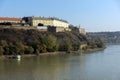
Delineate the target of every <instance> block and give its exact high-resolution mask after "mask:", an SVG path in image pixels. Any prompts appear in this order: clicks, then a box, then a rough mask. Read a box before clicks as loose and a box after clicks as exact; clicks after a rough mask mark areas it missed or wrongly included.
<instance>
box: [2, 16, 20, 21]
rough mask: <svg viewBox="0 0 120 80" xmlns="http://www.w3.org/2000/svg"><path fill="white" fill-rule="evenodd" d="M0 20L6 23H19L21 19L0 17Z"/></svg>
mask: <svg viewBox="0 0 120 80" xmlns="http://www.w3.org/2000/svg"><path fill="white" fill-rule="evenodd" d="M0 20H7V21H21V20H22V19H21V18H9V17H0Z"/></svg>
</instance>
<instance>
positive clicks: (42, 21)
mask: <svg viewBox="0 0 120 80" xmlns="http://www.w3.org/2000/svg"><path fill="white" fill-rule="evenodd" d="M0 25H2V26H17V27H18V26H22V28H24V27H25V28H26V29H27V27H29V28H30V27H31V28H32V29H33V28H37V27H38V26H39V27H40V28H39V29H41V30H42V29H46V30H43V31H51V32H64V31H71V30H72V29H71V28H70V27H69V23H68V22H67V21H65V20H62V19H58V18H54V17H34V16H31V17H23V18H8V17H0ZM29 28H28V29H29ZM76 31H78V32H79V33H81V34H84V35H86V32H85V29H83V28H76Z"/></svg>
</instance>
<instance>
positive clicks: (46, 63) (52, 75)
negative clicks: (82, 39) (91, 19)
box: [0, 45, 120, 80]
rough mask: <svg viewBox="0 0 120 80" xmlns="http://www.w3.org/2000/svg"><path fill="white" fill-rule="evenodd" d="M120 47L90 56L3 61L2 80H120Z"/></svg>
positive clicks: (108, 48) (55, 56)
mask: <svg viewBox="0 0 120 80" xmlns="http://www.w3.org/2000/svg"><path fill="white" fill-rule="evenodd" d="M119 75H120V45H111V46H108V47H107V49H105V50H104V51H99V52H94V53H92V54H86V55H82V56H80V55H69V54H67V55H49V56H47V55H44V56H39V57H31V58H24V59H22V60H21V61H17V60H12V59H11V60H10V59H7V60H1V61H0V80H120V77H119Z"/></svg>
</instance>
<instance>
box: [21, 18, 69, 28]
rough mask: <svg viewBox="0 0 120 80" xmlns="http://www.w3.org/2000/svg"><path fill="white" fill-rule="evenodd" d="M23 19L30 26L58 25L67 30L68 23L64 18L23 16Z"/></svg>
mask: <svg viewBox="0 0 120 80" xmlns="http://www.w3.org/2000/svg"><path fill="white" fill-rule="evenodd" d="M23 20H25V22H26V23H27V24H29V25H30V26H35V27H37V26H41V25H43V26H47V27H59V28H64V29H65V30H68V28H69V23H68V22H67V21H65V20H60V19H57V18H45V17H24V18H23Z"/></svg>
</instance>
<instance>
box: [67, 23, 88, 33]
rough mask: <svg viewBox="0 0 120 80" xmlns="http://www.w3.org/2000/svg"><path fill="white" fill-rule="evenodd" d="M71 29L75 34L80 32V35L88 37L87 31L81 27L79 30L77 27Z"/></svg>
mask: <svg viewBox="0 0 120 80" xmlns="http://www.w3.org/2000/svg"><path fill="white" fill-rule="evenodd" d="M69 27H70V29H71V30H72V31H73V32H78V33H80V34H83V35H86V31H85V29H84V28H80V27H79V28H78V27H77V26H73V25H70V26H69Z"/></svg>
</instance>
